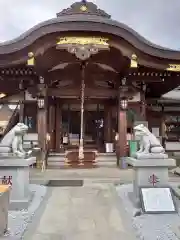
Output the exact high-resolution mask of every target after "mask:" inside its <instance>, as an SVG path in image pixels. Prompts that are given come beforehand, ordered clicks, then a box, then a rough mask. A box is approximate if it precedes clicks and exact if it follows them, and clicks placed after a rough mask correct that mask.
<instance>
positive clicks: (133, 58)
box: [131, 54, 138, 68]
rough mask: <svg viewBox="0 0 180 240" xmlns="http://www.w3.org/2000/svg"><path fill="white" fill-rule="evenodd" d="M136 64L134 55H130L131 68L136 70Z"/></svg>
mask: <svg viewBox="0 0 180 240" xmlns="http://www.w3.org/2000/svg"><path fill="white" fill-rule="evenodd" d="M137 67H138V63H137V56H136V54H132V56H131V68H137Z"/></svg>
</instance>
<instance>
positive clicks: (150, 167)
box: [127, 158, 176, 206]
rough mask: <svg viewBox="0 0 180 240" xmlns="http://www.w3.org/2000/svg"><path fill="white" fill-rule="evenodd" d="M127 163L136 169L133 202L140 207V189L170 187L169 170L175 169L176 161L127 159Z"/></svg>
mask: <svg viewBox="0 0 180 240" xmlns="http://www.w3.org/2000/svg"><path fill="white" fill-rule="evenodd" d="M127 163H128V164H129V165H131V166H133V168H134V182H133V198H134V199H133V200H134V201H135V203H136V205H138V206H139V203H140V195H139V188H140V187H153V186H158V187H160V186H162V187H164V186H168V185H169V183H168V182H169V178H168V168H170V167H175V166H176V161H175V160H174V159H169V158H165V159H144V160H143V159H141V160H139V159H136V158H127Z"/></svg>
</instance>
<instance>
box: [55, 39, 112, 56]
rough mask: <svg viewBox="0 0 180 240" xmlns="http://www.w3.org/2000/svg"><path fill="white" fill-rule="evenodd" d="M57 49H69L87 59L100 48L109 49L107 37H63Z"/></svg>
mask: <svg viewBox="0 0 180 240" xmlns="http://www.w3.org/2000/svg"><path fill="white" fill-rule="evenodd" d="M57 49H67V51H68V52H70V53H72V54H75V55H76V57H77V58H79V59H80V60H83V61H84V60H86V59H88V58H89V57H90V56H91V55H94V54H97V53H98V52H99V50H108V49H109V43H108V39H107V38H101V37H63V38H60V39H59V41H58V42H57Z"/></svg>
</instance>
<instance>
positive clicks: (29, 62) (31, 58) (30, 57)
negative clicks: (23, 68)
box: [27, 52, 35, 66]
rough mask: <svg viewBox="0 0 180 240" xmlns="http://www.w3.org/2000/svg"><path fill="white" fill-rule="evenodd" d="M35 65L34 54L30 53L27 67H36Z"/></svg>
mask: <svg viewBox="0 0 180 240" xmlns="http://www.w3.org/2000/svg"><path fill="white" fill-rule="evenodd" d="M34 64H35V58H34V53H33V52H29V53H28V60H27V65H28V66H34Z"/></svg>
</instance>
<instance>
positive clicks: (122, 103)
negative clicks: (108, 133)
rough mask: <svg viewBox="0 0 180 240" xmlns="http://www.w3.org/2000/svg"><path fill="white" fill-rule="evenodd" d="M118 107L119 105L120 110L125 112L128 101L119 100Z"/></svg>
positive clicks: (125, 99) (124, 99)
mask: <svg viewBox="0 0 180 240" xmlns="http://www.w3.org/2000/svg"><path fill="white" fill-rule="evenodd" d="M120 105H121V108H122V109H123V110H126V109H127V107H128V100H127V98H122V99H121V100H120Z"/></svg>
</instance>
